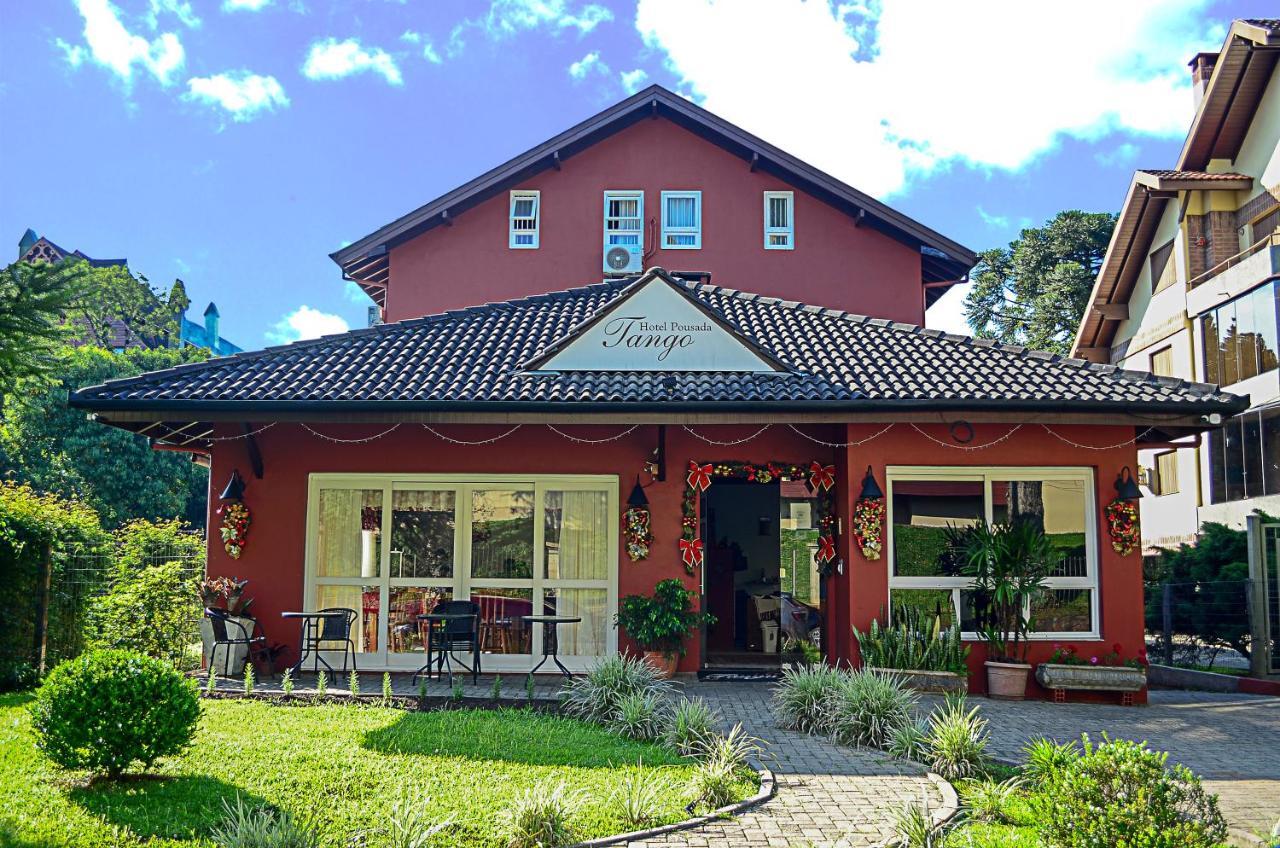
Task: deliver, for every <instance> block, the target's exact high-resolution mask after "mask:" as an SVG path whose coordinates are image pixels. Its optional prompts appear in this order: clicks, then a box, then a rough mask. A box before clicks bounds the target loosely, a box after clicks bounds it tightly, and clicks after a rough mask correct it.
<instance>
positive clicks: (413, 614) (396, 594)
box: [375, 586, 453, 653]
mask: <svg viewBox="0 0 1280 848" xmlns="http://www.w3.org/2000/svg"><path fill="white" fill-rule="evenodd" d="M375 600H376V599H375ZM450 600H453V590H452V589H450V588H449V587H447V586H392V587H391V604H390V609H389V610H388V611H387V645H388V646H389V647H390V650H391V651H392V652H393V653H408V652H410V651H422V650H425V649H426V642H427V629H426V622H424V621H419V620H418V616H419V615H426V614H427V613H429V612H431V611H432V610H434V609H435V608H436V605H437V604H440V603H443V602H445V601H450ZM375 612H376V610H375Z"/></svg>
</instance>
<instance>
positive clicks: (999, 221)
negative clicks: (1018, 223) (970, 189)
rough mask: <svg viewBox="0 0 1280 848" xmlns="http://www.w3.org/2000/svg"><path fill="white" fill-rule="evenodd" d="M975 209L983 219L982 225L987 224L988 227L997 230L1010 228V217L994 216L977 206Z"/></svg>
mask: <svg viewBox="0 0 1280 848" xmlns="http://www.w3.org/2000/svg"><path fill="white" fill-rule="evenodd" d="M973 208H974V210H975V211H976V212H977V213H978V217H979V218H981V219H982V223H984V224H986V225H987V226H988V227H994V228H996V229H997V230H1005V229H1008V228H1009V216H1008V215H993V214H992V213H990V212H988V211H987V210H985V209H983V208H982V207H981V206H975V207H973Z"/></svg>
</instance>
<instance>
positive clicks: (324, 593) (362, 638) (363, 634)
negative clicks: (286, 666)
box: [312, 585, 378, 654]
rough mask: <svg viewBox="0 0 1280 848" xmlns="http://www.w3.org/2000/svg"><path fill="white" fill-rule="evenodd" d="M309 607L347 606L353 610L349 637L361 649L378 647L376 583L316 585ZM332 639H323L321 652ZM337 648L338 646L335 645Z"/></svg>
mask: <svg viewBox="0 0 1280 848" xmlns="http://www.w3.org/2000/svg"><path fill="white" fill-rule="evenodd" d="M312 609H317V610H322V609H349V610H354V611H355V613H356V621H355V623H354V624H352V625H351V641H352V642H354V643H355V645H356V650H357V651H359V652H361V653H366V652H370V653H371V652H373V651H376V650H378V587H377V586H323V585H321V586H316V594H315V601H314V605H313V606H312ZM333 644H334V643H330V642H325V643H324V645H323V647H322V649H321V653H322V654H323V652H324V651H327V650H329V649H330V647H332V646H333ZM339 650H340V649H339Z"/></svg>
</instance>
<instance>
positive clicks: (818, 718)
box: [773, 665, 840, 733]
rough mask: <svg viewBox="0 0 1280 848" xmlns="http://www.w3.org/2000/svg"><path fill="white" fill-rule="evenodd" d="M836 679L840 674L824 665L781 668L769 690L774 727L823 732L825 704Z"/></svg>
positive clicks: (838, 678)
mask: <svg viewBox="0 0 1280 848" xmlns="http://www.w3.org/2000/svg"><path fill="white" fill-rule="evenodd" d="M839 680H840V672H838V671H836V670H835V669H834V668H830V667H828V666H825V665H807V666H800V667H798V668H792V667H785V668H783V669H782V679H781V680H779V681H778V685H777V687H776V688H775V689H774V691H773V715H774V718H776V719H777V722H778V726H780V727H783V728H785V729H787V730H798V731H800V732H801V733H826V732H827V729H828V728H827V725H826V709H825V705H826V702H827V699H828V698H829V697H830V696H831V693H832V692H833V691H834V690H835V688H836V684H837V683H838V682H839Z"/></svg>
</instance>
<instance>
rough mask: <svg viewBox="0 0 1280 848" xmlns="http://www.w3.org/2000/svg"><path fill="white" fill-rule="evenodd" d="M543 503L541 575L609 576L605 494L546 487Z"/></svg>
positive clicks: (556, 577)
mask: <svg viewBox="0 0 1280 848" xmlns="http://www.w3.org/2000/svg"><path fill="white" fill-rule="evenodd" d="M543 507H544V510H543V521H544V539H543V545H544V557H543V562H544V563H545V575H544V576H545V577H546V578H547V579H548V580H606V579H608V576H609V570H608V547H609V526H610V524H611V521H610V518H609V498H608V495H607V494H606V493H605V492H592V491H582V492H578V491H568V492H556V491H549V492H547V493H546V500H545V502H544V504H543Z"/></svg>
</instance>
